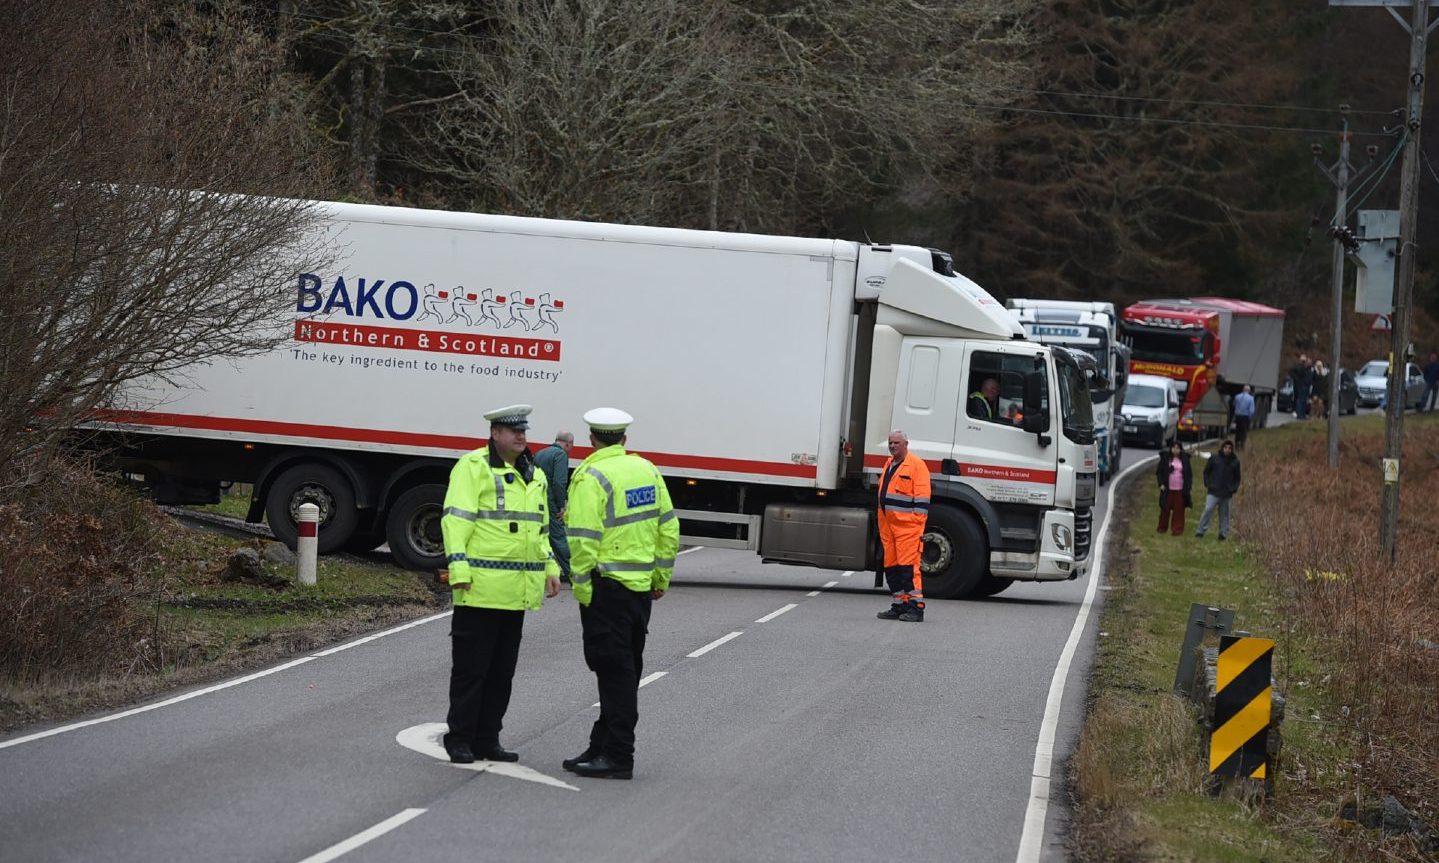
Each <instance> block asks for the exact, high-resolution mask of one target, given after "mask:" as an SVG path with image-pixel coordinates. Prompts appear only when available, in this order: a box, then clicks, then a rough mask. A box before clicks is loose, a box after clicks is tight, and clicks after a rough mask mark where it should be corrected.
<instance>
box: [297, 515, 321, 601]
mask: <svg viewBox="0 0 1439 863" xmlns="http://www.w3.org/2000/svg"><path fill="white" fill-rule="evenodd" d="M295 526H296V527H298V528H299V529H300V532H299V536H298V537H297V538H296V539H295V556H296V557H297V558H298V560H296V562H295V575H296V576H297V577H298V579H299V581H300V584H303V585H306V586H307V587H314V586H315V555H316V553H318V551H319V545H320V508H319V507H318V506H315V505H314V504H313V503H302V504H300V519H299V521H298V522H297V523H296V525H295Z"/></svg>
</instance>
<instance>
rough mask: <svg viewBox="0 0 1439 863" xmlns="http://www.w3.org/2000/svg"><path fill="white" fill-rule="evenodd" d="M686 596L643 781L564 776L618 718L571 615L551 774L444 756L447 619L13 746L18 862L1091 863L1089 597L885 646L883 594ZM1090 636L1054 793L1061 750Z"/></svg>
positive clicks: (735, 561)
mask: <svg viewBox="0 0 1439 863" xmlns="http://www.w3.org/2000/svg"><path fill="white" fill-rule="evenodd" d="M1148 455H1152V451H1151V452H1144V451H1133V450H1131V451H1127V452H1126V454H1125V459H1124V464H1125V465H1126V466H1128V465H1133V464H1135V463H1136V462H1138V461H1140V460H1142V459H1143V458H1145V457H1146V456H1148ZM1107 491H1108V487H1105V488H1104V489H1103V490H1102V493H1101V506H1102V505H1103V500H1104V497H1105V494H1104V493H1107ZM1103 516H1104V513H1103V512H1100V513H1097V518H1096V525H1099V524H1100V519H1102V518H1103ZM675 581H676V583H675V585H674V586H673V590H672V592H671V593H670V594H669V595H668V596H666V597H665V598H664V599H663V600H661V601H660V602H658V603H657V604H656V606H655V610H654V617H653V620H652V625H651V633H650V641H649V648H648V651H647V654H646V669H645V671H646V674H647V675H653V676H652V677H650V679H649V680H648V681H647V683H646V685H645V686H644V688H643V689H642V691H641V695H640V707H641V720H640V726H639V731H638V736H639V741H638V751H637V758H636V767H635V779H634V781H632V782H622V781H614V780H593V779H581V778H578V777H575V776H572V775H570V774H568V773H565V772H564V771H562V770H561V769H560V761H561V760H562V759H564V758H567V757H570V756H572V755H575V754H577V753H578V752H579V751H580V750H582V749H583V748H584V745H585V742H586V739H587V732H588V728H589V725H590V723H591V722H592V720H593V718H594V716H595V715H596V713H597V711H596V709H595V708H594V707H593V706H592V705H593V704H594V702H595V687H594V681H593V677H592V675H590V673H589V672H588V671H587V670H586V668H585V666H584V661H583V658H582V656H581V652H580V640H579V620H578V614H577V612H576V607H575V603H574V601H573V600H572V599H571V598H570V597H569V595H568V593H564V594H561V596H560V598H559V599H557V600H553V601H550V602H547V603H546V605H545V607H544V608H543V609H542V610H540V611H539V612H536V613H533V614H531V615H529V616H528V617H527V621H526V624H525V639H524V643H523V647H522V655H521V659H520V667H519V671H518V674H517V678H516V686H515V693H514V698H513V701H512V703H511V706H510V710H509V714H508V716H507V718H506V727H505V732H504V734H503V735H502V740H503V742H504V743H505V744H506V745H507V746H509V747H510V748H513V749H516V750H518V751H519V753H520V756H521V760H520V768H524V769H511V768H502V769H497V770H481V769H466V768H463V767H459V766H455V765H451V764H449V763H447V762H445V761H442V760H441V759H440V758H438V757H435V755H436V754H437V752H436V751H435V750H434V744H433V740H432V737H433V729H434V725H435V724H436V723H440V722H443V721H444V714H445V706H446V701H445V693H446V681H447V675H448V667H449V652H448V651H449V648H448V638H447V633H448V617H447V616H445V615H440V616H437V617H435V618H431V619H428V620H427V621H423V622H419V623H416V624H411V625H409V626H408V627H406V628H403V629H401V630H399V631H393V632H391V633H389V634H387V635H384V636H383V637H380V638H372V639H369V640H361V641H360V642H356V643H351V644H350V645H349V646H348V647H343V648H342V649H339V650H330V651H321V652H318V653H315V654H311V655H308V656H305V657H300V658H298V659H296V660H293V661H292V662H291V663H286V664H282V665H279V666H276V667H275V668H272V669H267V670H266V671H264V672H261V673H260V674H258V675H254V676H251V677H250V678H248V679H243V680H241V681H240V682H234V681H230V682H228V683H227V684H226V685H223V688H216V687H209V688H199V689H195V690H190V691H188V692H184V693H181V694H180V695H179V697H178V698H177V699H173V700H169V701H161V702H156V703H153V704H151V705H147V707H148V708H151V709H145V710H143V712H135V713H132V714H129V715H120V716H118V717H114V718H107V717H97V718H96V719H98V720H100V721H98V722H95V724H89V725H84V726H82V727H74V726H61V727H59V728H51V729H46V728H39V729H29V730H28V731H26V732H22V733H20V734H17V735H14V736H12V737H10V738H8V739H6V740H0V859H3V860H4V861H6V863H12V861H32V860H35V861H39V860H66V861H73V860H85V861H110V860H116V861H155V860H206V861H230V860H233V861H277V863H295V861H307V863H320V861H323V860H330V859H337V858H338V859H342V860H344V861H346V863H350V861H392V860H404V861H406V863H421V861H431V860H433V861H441V860H459V859H464V860H506V861H530V860H534V861H541V860H543V861H556V860H557V861H568V860H576V861H578V860H585V861H632V860H683V861H690V860H694V861H712V860H715V861H724V860H746V861H750V860H773V861H801V860H815V861H820V860H824V861H835V860H846V861H847V860H866V861H867V860H880V859H899V860H905V861H908V863H919V861H931V860H933V861H940V860H945V861H950V860H964V861H991V860H993V861H1010V860H1016V859H1044V860H1061V859H1064V857H1065V854H1064V847H1063V833H1064V830H1065V826H1066V824H1065V816H1066V811H1067V797H1066V791H1065V789H1064V786H1063V780H1064V777H1063V771H1062V766H1063V762H1064V759H1065V758H1066V757H1067V756H1068V754H1069V752H1070V751H1071V749H1072V747H1073V744H1074V742H1075V740H1076V738H1077V734H1078V729H1079V724H1080V721H1081V719H1082V710H1083V694H1084V691H1083V682H1084V680H1085V677H1086V675H1087V673H1088V669H1089V666H1090V663H1091V661H1092V656H1093V645H1094V639H1095V638H1096V625H1095V624H1096V619H1097V618H1096V616H1095V615H1094V614H1088V613H1085V612H1082V611H1081V610H1082V608H1083V602H1084V599H1085V595H1086V590H1087V589H1088V587H1089V580H1088V579H1085V580H1080V581H1076V582H1066V583H1060V584H1048V585H1017V586H1015V587H1013V588H1011V589H1010V590H1008V591H1006V592H1005V593H1003V594H1001V595H1000V596H998V597H995V598H993V599H990V600H986V601H976V602H936V603H932V604H931V606H930V610H929V614H928V616H927V618H926V621H925V622H924V623H923V624H921V625H913V624H902V623H898V622H886V621H879V620H876V619H875V617H874V613H875V612H876V611H878V610H880V609H882V608H884V607H886V606H887V604H888V598H887V596H886V595H885V594H883V593H882V592H877V591H874V590H873V589H872V583H873V576H872V575H871V574H869V573H855V574H852V575H843V574H841V573H838V572H830V571H823V570H814V569H803V568H793V567H774V566H765V565H761V564H760V563H759V561H758V558H756V557H755V556H753V555H750V554H748V553H742V552H736V551H726V550H719V549H698V550H693V551H690V552H687V553H685V554H684V556H683V557H682V558H681V559H680V561H679V565H678V567H677V572H676V580H675ZM1091 593H1092V594H1093V595H1094V596H1096V597H1099V598H1102V596H1103V591H1094V592H1091ZM1094 610H1095V611H1097V608H1096V609H1094ZM1082 614H1083V615H1084V616H1085V617H1086V620H1087V625H1085V626H1084V627H1083V628H1082V629H1081V630H1080V631H1079V632H1078V633H1077V634H1076V636H1075V639H1074V646H1073V647H1074V649H1073V662H1072V664H1070V665H1068V666H1067V669H1066V671H1067V673H1066V674H1065V675H1064V676H1063V677H1062V678H1061V685H1060V686H1058V687H1057V688H1056V697H1057V696H1059V695H1062V701H1061V702H1060V703H1059V705H1060V706H1059V709H1058V710H1057V712H1055V711H1052V715H1053V717H1054V721H1055V724H1054V726H1053V728H1052V736H1053V739H1054V747H1053V759H1052V763H1053V764H1054V768H1053V772H1052V774H1050V773H1049V771H1044V770H1041V772H1043V773H1045V774H1046V775H1045V776H1044V777H1043V778H1044V779H1048V783H1047V784H1046V783H1045V782H1044V781H1042V780H1041V781H1036V780H1035V771H1036V767H1037V766H1038V765H1037V761H1036V747H1037V744H1039V743H1040V741H1041V737H1042V736H1043V735H1042V734H1041V731H1042V725H1043V718H1044V716H1045V714H1046V703H1047V701H1050V700H1052V699H1051V695H1050V689H1051V681H1052V680H1053V679H1054V678H1055V675H1056V665H1057V663H1059V661H1060V659H1061V655H1062V654H1064V652H1065V651H1064V648H1065V644H1066V641H1067V640H1068V639H1070V635H1071V630H1072V629H1074V628H1075V621H1076V619H1077V618H1078V617H1080V616H1081V615H1082ZM735 633H738V634H735ZM726 639H727V640H726ZM706 648H708V649H706ZM47 732H54V733H49V735H48V736H37V735H44V734H46V733H47ZM427 749H428V750H429V751H425V750H427ZM1041 755H1042V756H1043V755H1048V750H1047V749H1045V748H1043V747H1041ZM1043 763H1048V760H1047V759H1045V758H1041V759H1040V762H1039V764H1043ZM481 766H483V765H481ZM567 786H568V787H567ZM1035 789H1037V790H1038V791H1039V792H1040V793H1039V795H1038V799H1037V800H1035V801H1032V800H1031V796H1032V793H1031V792H1032V790H1035ZM1046 803H1047V804H1048V808H1047V812H1046V811H1045V804H1046ZM1036 812H1037V817H1038V819H1039V820H1038V821H1037V822H1036V820H1035V819H1036ZM1026 816H1028V818H1029V824H1030V828H1029V829H1030V831H1031V833H1030V835H1031V840H1032V842H1031V844H1029V845H1027V846H1026V850H1025V852H1024V855H1023V856H1021V851H1020V849H1021V837H1022V835H1024V831H1025V825H1026Z"/></svg>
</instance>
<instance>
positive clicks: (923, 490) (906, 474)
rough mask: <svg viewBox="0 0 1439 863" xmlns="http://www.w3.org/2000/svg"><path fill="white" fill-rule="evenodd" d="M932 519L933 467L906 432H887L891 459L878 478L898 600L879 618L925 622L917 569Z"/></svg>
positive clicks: (889, 571)
mask: <svg viewBox="0 0 1439 863" xmlns="http://www.w3.org/2000/svg"><path fill="white" fill-rule="evenodd" d="M928 518H929V468H928V467H927V466H925V463H924V459H921V458H920V457H919V456H917V455H914V454H912V453H910V451H909V438H908V437H907V436H905V433H904V432H902V431H892V432H890V433H889V461H888V462H885V465H884V472H883V473H882V474H880V480H879V539H880V542H881V543H883V545H884V576H885V580H886V581H888V582H889V590H890V593H892V594H894V603H893V604H891V605H890V607H889V610H888V611H881V612H880V613H879V619H880V620H902V621H904V622H906V623H923V622H924V582H923V578H922V576H921V575H920V572H919V556H920V551H921V549H922V548H923V547H924V542H923V539H922V537H923V536H924V523H925V520H926V519H928Z"/></svg>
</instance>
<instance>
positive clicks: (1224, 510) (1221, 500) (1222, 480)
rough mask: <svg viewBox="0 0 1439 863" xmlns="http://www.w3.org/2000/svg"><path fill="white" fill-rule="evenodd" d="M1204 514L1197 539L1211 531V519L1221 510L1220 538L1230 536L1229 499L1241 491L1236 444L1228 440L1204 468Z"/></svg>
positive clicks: (1201, 516) (1200, 521)
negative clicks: (1235, 452) (1215, 512)
mask: <svg viewBox="0 0 1439 863" xmlns="http://www.w3.org/2000/svg"><path fill="white" fill-rule="evenodd" d="M1204 488H1205V491H1206V492H1207V494H1206V495H1205V498H1204V513H1203V514H1202V515H1200V516H1199V527H1198V528H1197V529H1196V530H1195V531H1194V535H1195V536H1196V537H1199V536H1204V532H1205V531H1207V530H1209V519H1210V518H1212V517H1213V515H1214V511H1215V510H1216V509H1217V510H1219V538H1220V539H1224V538H1226V537H1228V536H1229V499H1230V498H1232V497H1234V494H1235V492H1237V491H1239V456H1237V455H1235V454H1234V442H1233V441H1230V440H1226V441H1225V442H1224V443H1222V444H1220V446H1219V452H1217V453H1215V454H1214V455H1212V456H1210V457H1209V463H1208V464H1206V465H1205V466H1204Z"/></svg>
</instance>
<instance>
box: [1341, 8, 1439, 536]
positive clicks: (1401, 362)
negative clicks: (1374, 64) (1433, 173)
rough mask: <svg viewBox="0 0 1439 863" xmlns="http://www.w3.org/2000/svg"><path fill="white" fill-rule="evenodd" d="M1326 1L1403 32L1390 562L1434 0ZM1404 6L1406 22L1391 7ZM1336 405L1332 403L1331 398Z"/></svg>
mask: <svg viewBox="0 0 1439 863" xmlns="http://www.w3.org/2000/svg"><path fill="white" fill-rule="evenodd" d="M1329 5H1330V6H1383V7H1385V10H1386V11H1387V12H1388V13H1389V14H1390V15H1392V16H1394V20H1396V21H1398V22H1399V26H1401V27H1403V28H1404V29H1405V30H1407V31H1408V33H1409V83H1408V92H1407V93H1406V94H1405V105H1404V113H1405V117H1404V126H1405V135H1404V162H1403V165H1402V167H1401V169H1400V175H1399V180H1400V187H1399V277H1398V280H1397V281H1396V282H1395V284H1394V314H1393V315H1392V317H1391V318H1390V321H1391V323H1392V326H1393V328H1394V329H1393V331H1392V332H1391V334H1390V342H1389V386H1388V389H1387V394H1386V396H1385V406H1384V462H1383V471H1384V485H1383V493H1382V496H1381V497H1380V500H1379V547H1380V549H1381V551H1382V552H1383V553H1384V555H1385V556H1386V557H1388V558H1389V560H1390V561H1391V562H1392V561H1393V560H1394V559H1395V557H1396V556H1397V555H1398V552H1399V463H1400V457H1401V455H1402V453H1403V450H1404V393H1405V390H1406V386H1407V384H1408V376H1407V375H1406V372H1407V371H1408V362H1409V356H1408V347H1409V318H1410V311H1411V307H1412V306H1413V303H1414V265H1415V258H1417V257H1418V254H1417V252H1418V247H1417V246H1416V245H1415V242H1414V238H1415V236H1416V235H1417V233H1418V232H1417V227H1418V221H1419V158H1420V152H1419V127H1420V122H1421V120H1422V118H1423V115H1424V54H1425V49H1426V48H1427V47H1428V37H1429V30H1430V25H1429V7H1430V6H1433V5H1439V0H1329ZM1404 6H1408V7H1409V20H1408V21H1407V22H1406V21H1405V20H1404V18H1403V16H1402V15H1400V14H1399V13H1398V12H1397V11H1395V7H1404ZM1332 404H1333V406H1334V407H1338V405H1337V403H1332Z"/></svg>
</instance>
